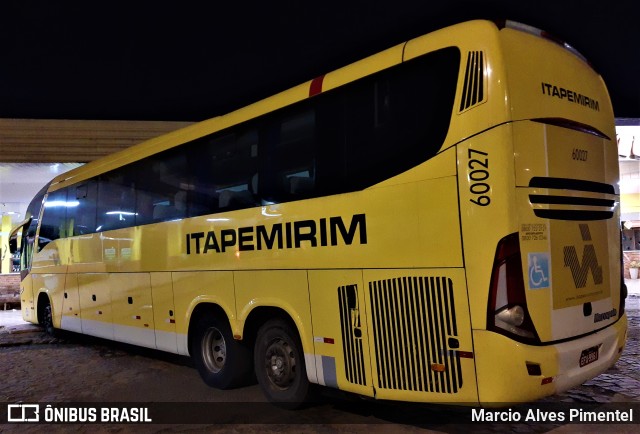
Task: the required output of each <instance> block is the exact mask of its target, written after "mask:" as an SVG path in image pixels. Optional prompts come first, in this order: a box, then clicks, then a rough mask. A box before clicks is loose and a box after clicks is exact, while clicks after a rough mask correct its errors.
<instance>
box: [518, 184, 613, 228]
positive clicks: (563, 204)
mask: <svg viewBox="0 0 640 434" xmlns="http://www.w3.org/2000/svg"><path fill="white" fill-rule="evenodd" d="M529 187H533V188H549V189H557V190H565V191H567V190H573V191H579V192H586V193H590V194H599V195H602V194H609V195H613V194H615V189H614V188H613V186H612V185H609V184H603V183H601V182H593V181H583V180H579V179H567V178H544V177H534V178H531V181H530V182H529ZM529 201H530V202H531V205H533V206H535V205H549V208H534V209H533V213H534V214H535V215H536V216H537V217H540V218H546V219H552V220H573V221H593V220H607V219H610V218H612V217H613V209H614V206H615V200H613V199H605V198H597V197H586V196H569V195H565V194H562V195H545V194H530V195H529ZM557 206H559V208H556V207H557ZM554 208H555V209H554Z"/></svg>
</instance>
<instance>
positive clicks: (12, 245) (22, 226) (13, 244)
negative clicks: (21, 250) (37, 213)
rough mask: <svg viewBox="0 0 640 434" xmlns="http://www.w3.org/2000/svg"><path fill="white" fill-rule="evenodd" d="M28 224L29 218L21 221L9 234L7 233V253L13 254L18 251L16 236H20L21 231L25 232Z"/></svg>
mask: <svg viewBox="0 0 640 434" xmlns="http://www.w3.org/2000/svg"><path fill="white" fill-rule="evenodd" d="M30 224H31V217H29V218H28V219H26V220H23V221H21V222H20V223H19V224H18V226H16V227H14V228H13V229H12V230H11V233H9V251H10V252H11V254H14V253H16V252H17V251H18V234H22V232H23V231H26V230H27V228H28V227H29V225H30Z"/></svg>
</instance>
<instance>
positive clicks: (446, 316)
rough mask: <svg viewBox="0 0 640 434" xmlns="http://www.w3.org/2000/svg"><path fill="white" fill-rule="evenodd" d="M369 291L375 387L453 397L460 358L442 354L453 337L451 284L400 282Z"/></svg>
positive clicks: (416, 280) (453, 353) (433, 279)
mask: <svg viewBox="0 0 640 434" xmlns="http://www.w3.org/2000/svg"><path fill="white" fill-rule="evenodd" d="M369 290H370V292H371V310H372V321H373V340H374V342H373V345H374V347H375V353H376V366H377V372H378V387H379V388H381V389H395V390H411V391H417V392H436V393H456V392H458V389H459V388H460V387H461V386H462V371H461V367H460V356H459V354H458V352H457V351H455V350H448V349H447V342H448V341H449V339H451V338H453V339H451V340H452V341H455V340H456V338H457V334H458V331H457V326H456V314H455V308H454V303H453V284H452V282H451V279H448V278H446V277H402V278H397V279H389V280H381V281H377V282H371V283H369ZM434 367H439V368H436V369H434ZM442 367H444V369H441V368H442Z"/></svg>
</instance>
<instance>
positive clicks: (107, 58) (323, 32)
mask: <svg viewBox="0 0 640 434" xmlns="http://www.w3.org/2000/svg"><path fill="white" fill-rule="evenodd" d="M201 3H202V4H205V2H201ZM206 4H207V5H208V6H206V7H203V6H202V5H198V6H195V5H194V3H193V2H187V1H180V2H173V4H167V3H165V2H145V1H128V2H118V1H111V2H101V3H96V2H86V1H85V2H66V1H65V2H54V1H46V2H27V1H7V2H4V1H3V2H2V3H1V4H0V44H1V50H0V55H1V56H2V57H1V61H0V117H3V118H40V119H131V120H176V121H197V120H202V119H206V118H209V117H212V116H216V115H220V114H224V113H227V112H229V111H230V110H233V109H235V108H238V107H241V106H243V105H245V104H248V103H250V102H253V101H255V100H258V99H260V98H263V97H266V96H269V95H270V94H273V93H275V92H278V91H281V90H284V89H287V88H289V87H292V86H295V85H297V84H299V83H301V82H304V81H306V80H309V79H312V78H313V77H316V76H318V75H320V74H323V73H325V72H328V71H331V70H333V69H336V68H338V67H340V66H344V65H346V64H348V63H351V62H353V61H355V60H358V59H359V58H362V57H364V56H366V55H369V54H373V53H375V52H377V51H380V50H383V49H385V48H388V47H390V46H393V45H395V44H398V43H400V42H402V41H404V40H407V39H410V38H412V37H416V36H419V35H421V34H424V33H428V32H429V31H432V30H435V29H438V28H441V27H444V26H447V25H450V24H454V23H457V22H461V21H466V20H469V19H474V18H490V19H492V18H508V19H513V20H516V21H521V22H524V23H527V24H530V25H533V26H536V27H539V28H542V29H545V30H547V31H549V32H550V33H552V34H554V35H556V36H557V37H559V38H561V39H564V40H566V41H567V42H569V43H570V44H571V45H573V46H574V47H575V48H577V49H578V50H579V51H580V52H582V53H583V54H584V55H585V56H586V57H587V58H588V59H589V60H590V61H591V63H592V64H593V65H594V67H595V69H596V70H597V71H599V72H600V73H601V74H602V75H603V77H604V79H605V82H606V83H607V85H608V87H609V92H610V94H611V97H612V101H613V106H614V112H615V115H616V117H640V82H639V80H640V66H639V65H640V49H639V46H640V3H639V2H628V1H624V2H622V1H608V2H605V1H592V0H589V1H562V0H552V1H548V0H540V1H536V2H522V1H507V0H500V1H497V0H496V1H490V0H485V1H457V0H452V1H447V2H442V3H436V2H433V1H418V0H412V1H405V0H391V1H377V0H368V1H347V0H343V1H333V0H331V1H323V2H317V1H296V2H293V1H291V2H281V1H264V0H263V1H259V2H258V1H256V2H242V1H233V2H228V3H223V2H221V1H217V0H216V1H209V2H206Z"/></svg>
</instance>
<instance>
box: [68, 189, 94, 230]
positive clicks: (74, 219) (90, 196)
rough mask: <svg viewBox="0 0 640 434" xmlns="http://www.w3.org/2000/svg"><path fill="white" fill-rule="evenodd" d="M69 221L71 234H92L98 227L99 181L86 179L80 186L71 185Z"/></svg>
mask: <svg viewBox="0 0 640 434" xmlns="http://www.w3.org/2000/svg"><path fill="white" fill-rule="evenodd" d="M68 200H69V202H70V206H69V207H68V208H67V221H68V225H69V236H75V235H83V234H90V233H93V232H95V229H96V207H97V203H96V202H97V200H98V183H97V182H96V181H95V180H89V181H86V182H84V183H82V184H80V185H78V186H72V187H69V193H68Z"/></svg>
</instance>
